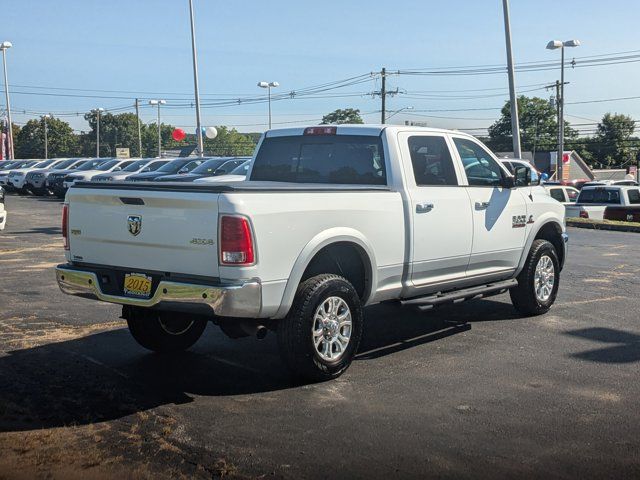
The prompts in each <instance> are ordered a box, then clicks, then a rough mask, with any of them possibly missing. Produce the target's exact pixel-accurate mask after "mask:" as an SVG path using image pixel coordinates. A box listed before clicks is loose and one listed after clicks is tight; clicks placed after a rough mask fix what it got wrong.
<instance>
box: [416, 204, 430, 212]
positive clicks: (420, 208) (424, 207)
mask: <svg viewBox="0 0 640 480" xmlns="http://www.w3.org/2000/svg"><path fill="white" fill-rule="evenodd" d="M431 210H433V203H418V204H416V213H427V212H430V211H431Z"/></svg>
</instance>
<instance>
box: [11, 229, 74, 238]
mask: <svg viewBox="0 0 640 480" xmlns="http://www.w3.org/2000/svg"><path fill="white" fill-rule="evenodd" d="M11 233H12V235H34V234H40V235H55V236H58V237H61V236H62V227H33V228H30V229H29V230H22V231H19V232H16V231H13V232H11Z"/></svg>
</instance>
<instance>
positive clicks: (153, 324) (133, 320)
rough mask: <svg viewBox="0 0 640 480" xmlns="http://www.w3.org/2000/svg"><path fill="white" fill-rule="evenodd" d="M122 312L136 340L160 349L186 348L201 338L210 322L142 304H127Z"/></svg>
mask: <svg viewBox="0 0 640 480" xmlns="http://www.w3.org/2000/svg"><path fill="white" fill-rule="evenodd" d="M122 316H123V317H124V318H125V319H126V320H127V325H128V326H129V331H130V332H131V335H132V336H133V338H134V339H135V340H136V342H138V343H139V344H140V345H142V346H143V347H144V348H146V349H148V350H152V351H154V352H158V353H168V352H179V351H183V350H186V349H187V348H189V347H191V346H192V345H193V344H194V343H196V342H197V341H198V339H199V338H200V336H201V335H202V332H204V329H205V327H206V326H207V321H206V320H204V319H201V318H192V317H189V316H187V315H184V314H179V313H174V312H160V311H157V310H150V309H147V308H140V307H124V308H123V310H122Z"/></svg>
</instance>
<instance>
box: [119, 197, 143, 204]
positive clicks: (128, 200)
mask: <svg viewBox="0 0 640 480" xmlns="http://www.w3.org/2000/svg"><path fill="white" fill-rule="evenodd" d="M120 201H121V202H122V203H124V204H125V205H144V200H142V199H141V198H134V197H120Z"/></svg>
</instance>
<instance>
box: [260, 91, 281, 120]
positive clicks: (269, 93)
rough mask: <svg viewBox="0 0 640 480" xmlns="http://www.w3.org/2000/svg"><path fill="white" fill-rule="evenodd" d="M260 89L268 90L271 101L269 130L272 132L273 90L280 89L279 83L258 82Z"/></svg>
mask: <svg viewBox="0 0 640 480" xmlns="http://www.w3.org/2000/svg"><path fill="white" fill-rule="evenodd" d="M258 86H259V87H260V88H266V89H267V98H268V99H269V100H268V101H269V130H271V88H272V87H273V88H275V87H279V86H280V84H279V83H278V82H258Z"/></svg>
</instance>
